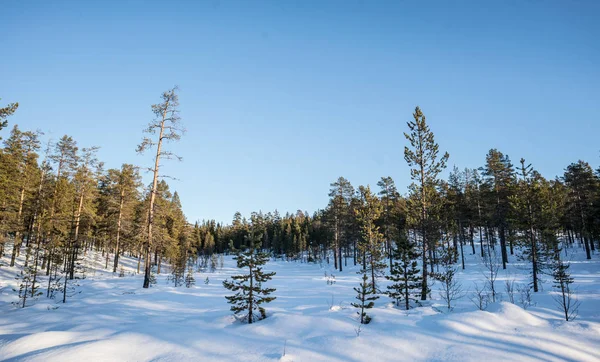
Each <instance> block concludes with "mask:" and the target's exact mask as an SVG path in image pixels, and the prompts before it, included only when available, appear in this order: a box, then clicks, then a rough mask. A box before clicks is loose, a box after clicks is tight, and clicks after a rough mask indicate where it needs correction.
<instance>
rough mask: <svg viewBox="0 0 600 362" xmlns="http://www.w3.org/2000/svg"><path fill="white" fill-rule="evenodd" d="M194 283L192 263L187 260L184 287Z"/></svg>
mask: <svg viewBox="0 0 600 362" xmlns="http://www.w3.org/2000/svg"><path fill="white" fill-rule="evenodd" d="M194 285H196V279H194V267H193V265H192V263H190V262H188V268H187V274H186V276H185V287H186V288H191V287H193V286H194Z"/></svg>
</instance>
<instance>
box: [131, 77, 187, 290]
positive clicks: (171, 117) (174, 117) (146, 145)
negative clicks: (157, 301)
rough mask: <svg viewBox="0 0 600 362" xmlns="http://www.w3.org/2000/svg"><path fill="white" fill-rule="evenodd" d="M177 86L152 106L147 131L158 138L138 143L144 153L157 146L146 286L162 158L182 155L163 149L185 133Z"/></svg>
mask: <svg viewBox="0 0 600 362" xmlns="http://www.w3.org/2000/svg"><path fill="white" fill-rule="evenodd" d="M176 91H177V87H175V88H173V89H171V90H168V91H166V92H164V93H163V94H162V103H159V104H154V105H153V106H152V112H153V113H154V115H155V117H156V119H155V120H154V121H152V122H150V124H149V125H148V128H146V130H145V132H146V133H149V134H156V133H157V132H158V138H157V139H156V141H153V140H152V139H151V138H149V137H144V139H143V140H142V143H141V144H140V145H138V148H137V152H138V153H143V152H145V151H146V150H148V149H150V148H152V147H154V146H156V156H155V157H154V166H153V167H151V168H150V169H149V170H150V171H152V173H153V177H152V187H151V188H150V200H149V206H148V220H147V224H146V231H147V233H146V235H147V237H146V240H145V242H144V255H145V257H144V262H145V266H144V284H143V287H144V288H148V287H149V286H150V272H151V270H150V269H151V266H150V256H151V254H150V250H151V245H152V240H153V237H152V228H153V226H154V202H155V199H156V193H157V190H158V177H159V174H158V171H159V167H160V160H161V158H162V159H171V158H177V159H179V160H181V157H179V156H176V155H175V154H174V153H172V152H170V151H166V150H163V148H162V147H163V141H178V140H179V139H180V138H181V134H182V133H183V128H181V126H180V117H179V97H178V96H177V93H176Z"/></svg>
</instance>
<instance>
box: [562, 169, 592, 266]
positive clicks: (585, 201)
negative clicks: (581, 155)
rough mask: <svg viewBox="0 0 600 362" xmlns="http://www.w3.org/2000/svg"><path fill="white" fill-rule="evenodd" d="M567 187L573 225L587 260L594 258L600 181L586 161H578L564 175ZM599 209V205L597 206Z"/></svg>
mask: <svg viewBox="0 0 600 362" xmlns="http://www.w3.org/2000/svg"><path fill="white" fill-rule="evenodd" d="M563 178H564V181H565V185H566V186H567V187H568V194H569V196H568V207H569V210H568V212H569V214H570V216H571V220H572V223H573V225H574V227H575V230H576V231H577V232H578V233H579V235H580V236H581V238H582V241H583V244H584V246H585V253H586V257H587V259H591V258H592V253H591V252H592V251H593V250H594V244H593V239H592V238H593V233H594V225H595V223H598V220H595V219H594V215H596V214H595V213H594V211H595V208H594V202H595V201H596V195H595V194H598V189H599V186H598V184H599V181H598V179H596V178H595V176H594V172H593V170H592V168H591V166H590V165H589V164H588V163H587V162H584V161H578V162H576V163H572V164H570V165H569V166H567V169H566V170H565V174H564V177H563ZM596 207H597V205H596Z"/></svg>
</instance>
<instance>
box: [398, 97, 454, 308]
mask: <svg viewBox="0 0 600 362" xmlns="http://www.w3.org/2000/svg"><path fill="white" fill-rule="evenodd" d="M413 117H414V120H413V121H410V122H407V124H408V128H409V129H410V134H408V133H404V137H406V139H407V140H408V141H409V143H410V146H411V148H412V149H411V148H408V147H404V159H405V160H406V162H407V164H408V166H409V167H412V168H411V170H410V175H411V179H412V180H413V184H412V185H411V186H410V191H411V194H413V195H414V198H412V200H413V202H409V203H408V206H409V209H412V213H413V215H415V219H416V224H417V225H416V227H417V228H418V231H419V232H420V233H421V240H422V254H421V256H422V258H421V260H422V265H421V268H422V280H421V300H426V299H427V291H428V290H429V288H428V284H427V254H428V251H429V250H430V248H432V245H431V244H433V243H434V242H435V238H434V237H433V235H431V236H430V235H429V234H428V229H429V228H430V225H429V224H430V215H431V214H432V210H431V208H432V207H433V206H434V205H433V199H434V195H435V193H436V190H435V188H436V186H437V185H438V183H439V180H438V175H439V173H440V172H441V171H442V170H443V169H445V168H446V162H447V161H448V158H449V157H450V156H449V155H448V153H447V152H446V153H444V155H443V156H442V157H438V154H439V146H438V144H437V143H436V142H435V139H434V135H433V132H431V130H430V129H429V126H428V125H427V122H426V120H425V115H424V114H423V112H421V109H420V108H419V107H416V108H415V113H413Z"/></svg>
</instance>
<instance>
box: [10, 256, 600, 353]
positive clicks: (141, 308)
mask: <svg viewBox="0 0 600 362" xmlns="http://www.w3.org/2000/svg"><path fill="white" fill-rule="evenodd" d="M569 252H570V254H569V258H570V259H573V260H574V261H573V263H572V266H571V271H572V274H573V277H574V278H575V281H576V286H577V288H578V296H579V299H580V300H581V302H582V305H581V308H580V315H579V318H578V319H577V320H575V321H573V322H564V320H563V319H562V315H561V313H560V312H559V311H558V310H557V309H556V307H555V305H554V302H553V300H552V298H551V296H550V294H549V292H551V279H550V277H546V279H547V280H546V282H545V283H544V285H543V291H541V292H540V293H537V294H536V295H534V297H533V298H534V302H535V303H537V304H536V306H532V307H530V308H528V309H527V310H524V309H522V308H521V307H520V306H519V305H518V304H517V305H514V304H511V303H508V302H506V300H507V298H506V296H505V297H504V298H503V299H504V300H505V301H503V302H498V303H495V304H492V305H490V306H489V307H488V309H487V311H479V310H477V309H476V307H475V306H474V305H473V303H472V302H471V301H470V300H469V298H468V297H464V298H462V299H461V300H460V301H459V302H458V304H457V306H456V308H455V309H454V311H452V312H449V313H442V312H441V311H442V310H443V308H442V306H441V303H440V302H441V301H440V300H439V296H438V294H437V292H436V288H437V287H438V286H437V285H434V286H433V290H434V291H433V292H432V296H433V297H434V301H433V302H432V303H428V304H427V305H426V306H423V307H420V308H415V309H412V310H410V311H408V312H407V311H403V310H399V309H396V308H394V307H393V306H392V305H391V304H390V301H389V299H388V298H386V297H384V296H382V297H381V298H380V299H379V300H378V301H376V307H375V308H374V309H373V310H371V311H369V314H370V315H372V316H373V321H372V322H371V324H369V325H366V326H362V328H361V331H360V335H359V336H357V332H356V329H357V328H358V326H359V324H358V321H357V315H356V311H355V310H354V308H352V307H351V306H350V302H352V301H353V300H354V297H355V293H354V291H353V290H352V288H353V287H354V286H357V285H358V281H359V276H358V275H357V274H356V270H357V268H356V267H353V266H350V265H348V268H347V269H346V270H344V272H342V273H337V272H335V271H334V270H333V269H332V268H331V267H328V266H327V265H325V266H319V265H315V264H305V263H296V262H285V261H272V262H270V263H269V264H268V265H267V268H266V269H267V270H272V271H276V272H277V275H276V276H275V277H274V279H273V281H272V282H271V283H270V285H271V286H273V287H275V288H277V292H276V293H275V295H276V296H277V299H276V300H275V301H274V302H273V303H271V304H269V305H267V309H268V313H269V317H268V318H267V319H265V320H263V321H260V322H258V323H256V324H252V325H242V324H239V323H238V322H236V321H235V320H234V318H233V317H232V315H231V312H230V311H229V305H228V304H227V303H226V300H225V298H224V295H226V294H227V291H226V290H225V289H224V288H223V287H222V284H221V283H222V281H223V280H224V279H226V278H227V277H228V276H230V275H232V274H234V273H235V272H236V269H235V267H234V266H235V264H234V261H233V260H232V259H231V258H230V257H226V258H225V267H224V268H223V269H222V270H217V271H216V272H215V273H196V275H195V278H196V286H195V287H193V288H190V289H187V288H185V287H179V288H174V287H172V286H171V285H170V284H168V283H167V281H166V276H165V275H161V276H159V277H158V284H157V285H156V286H154V287H153V288H151V289H147V290H146V289H142V288H141V284H142V276H140V275H128V276H126V277H124V278H119V277H118V276H116V275H113V274H112V273H107V272H103V271H102V270H101V268H98V269H97V270H95V271H94V272H89V273H88V278H87V279H85V280H82V281H80V284H81V285H80V287H78V291H80V293H78V294H76V295H74V296H73V297H71V298H70V299H69V300H68V302H67V304H62V303H59V302H58V301H53V300H48V299H46V298H45V297H41V298H39V299H38V300H37V301H36V302H35V303H33V305H32V306H30V307H27V308H25V309H17V308H15V307H14V306H12V305H11V303H10V302H11V301H14V300H16V296H15V294H16V293H14V292H13V291H12V286H14V285H15V283H16V281H15V280H14V276H15V274H16V271H17V269H16V268H9V267H6V266H3V267H0V288H2V289H1V290H0V360H9V361H59V362H68V361H398V360H407V361H414V360H427V361H446V360H456V361H481V360H485V361H500V360H502V361H505V360H515V361H516V360H518V361H528V360H544V361H552V360H556V361H558V360H577V361H599V360H600V348H598V346H600V260H599V258H598V256H597V255H594V259H593V260H592V261H586V260H584V255H583V253H582V252H581V251H579V250H578V249H570V250H569ZM89 259H90V260H93V257H92V256H89ZM124 260H125V263H126V264H128V268H127V270H129V271H133V270H134V264H135V263H134V261H133V260H127V258H124ZM350 262H351V260H348V263H349V264H350ZM3 264H4V265H6V259H4V263H3ZM325 273H327V274H328V275H329V274H332V273H333V274H335V276H336V278H335V279H336V283H335V284H333V285H328V284H327V282H326V280H327V278H326V277H325ZM526 276H527V266H526V265H524V264H520V263H519V262H518V261H517V260H516V259H514V258H512V257H511V263H510V266H509V268H508V269H507V271H506V272H504V271H502V270H500V276H499V280H498V282H497V283H498V285H499V287H500V289H502V288H503V287H502V283H503V279H505V278H510V279H513V278H514V279H516V281H517V283H526V282H527V280H526ZM206 277H208V279H209V283H208V284H205V283H204V281H205V279H206ZM460 279H461V281H462V284H463V288H464V289H465V290H466V291H468V290H469V289H472V288H473V281H477V282H478V283H479V284H482V283H483V281H484V278H483V276H482V269H481V265H480V262H479V259H478V257H477V256H468V259H467V265H466V270H465V271H464V272H461V273H460ZM382 283H383V284H384V281H383V280H382ZM436 299H437V300H436ZM284 352H285V355H284Z"/></svg>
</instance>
